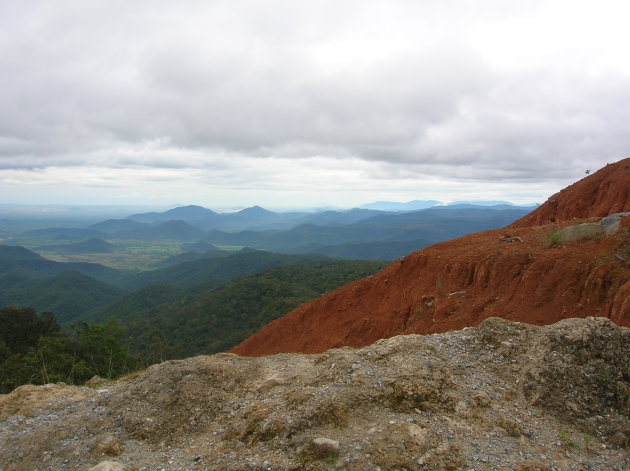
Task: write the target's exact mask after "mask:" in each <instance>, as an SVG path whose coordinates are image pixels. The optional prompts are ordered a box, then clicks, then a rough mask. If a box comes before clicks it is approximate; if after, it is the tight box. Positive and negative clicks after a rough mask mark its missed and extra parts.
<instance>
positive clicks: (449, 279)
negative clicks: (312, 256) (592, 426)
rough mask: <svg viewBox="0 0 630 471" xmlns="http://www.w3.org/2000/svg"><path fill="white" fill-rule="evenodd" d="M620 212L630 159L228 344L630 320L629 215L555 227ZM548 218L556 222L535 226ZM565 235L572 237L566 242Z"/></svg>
mask: <svg viewBox="0 0 630 471" xmlns="http://www.w3.org/2000/svg"><path fill="white" fill-rule="evenodd" d="M617 211H630V159H625V160H622V161H620V162H617V163H616V164H613V165H608V166H606V167H605V168H603V169H602V170H600V171H598V172H597V173H595V174H593V175H590V176H588V177H587V178H585V179H583V180H581V181H580V182H578V183H576V184H574V185H572V186H570V187H568V188H566V189H565V190H563V191H561V192H560V193H558V194H556V195H554V196H553V197H552V198H550V199H549V201H548V202H546V203H545V204H544V205H542V206H541V207H540V208H539V209H538V210H536V211H534V213H532V214H531V215H528V216H526V217H525V218H523V219H521V220H519V221H517V222H516V223H514V224H512V225H511V226H509V227H507V228H505V229H501V230H495V231H488V232H481V233H477V234H471V235H468V236H465V237H462V238H459V239H455V240H452V241H448V242H444V243H441V244H437V245H433V246H431V247H428V248H426V249H424V250H422V251H419V252H416V253H413V254H411V255H409V256H407V257H405V258H404V259H402V260H399V261H397V262H394V263H393V264H392V265H390V266H389V267H387V268H385V269H384V270H382V271H381V272H379V273H378V274H376V275H374V276H372V277H370V278H367V279H364V280H360V281H357V282H355V283H352V284H350V285H347V286H344V287H342V288H340V289H338V290H336V291H334V292H332V293H329V294H327V295H325V296H323V297H321V298H320V299H317V300H315V301H312V302H310V303H307V304H304V305H302V306H300V307H299V308H297V309H295V310H294V311H292V312H290V313H289V314H287V315H286V316H284V317H282V318H280V319H278V320H276V321H274V322H272V323H270V324H269V325H267V326H266V327H265V328H263V329H262V330H261V331H260V332H258V333H256V334H254V335H253V336H252V337H250V338H248V339H247V340H245V341H244V342H243V343H241V344H240V345H238V346H237V347H235V348H234V349H232V351H233V352H235V353H238V354H240V355H250V356H256V355H266V354H271V353H279V352H305V353H313V352H321V351H324V350H326V349H329V348H333V347H340V346H343V345H348V346H353V347H358V346H363V345H369V344H371V343H372V342H374V341H376V340H378V339H381V338H388V337H391V336H393V335H397V334H404V333H435V332H446V331H448V330H451V329H459V328H462V327H466V326H473V325H477V324H478V323H479V322H481V321H482V320H483V319H486V318H488V317H490V316H497V317H503V318H506V319H512V320H518V321H521V322H528V323H533V324H539V325H543V324H550V323H553V322H556V321H559V320H560V319H564V318H567V317H585V316H592V315H595V316H603V317H607V318H609V319H611V320H613V321H614V322H616V323H617V324H619V325H624V326H630V236H628V229H629V228H630V217H627V216H626V217H623V218H620V227H619V228H618V229H616V232H615V233H614V234H608V233H594V232H593V231H592V229H593V227H595V226H596V225H595V224H591V225H590V226H589V227H588V229H591V231H590V232H589V231H587V230H576V231H569V232H567V231H565V232H564V233H562V235H563V237H560V234H558V232H557V230H558V229H559V228H562V227H567V226H571V225H577V224H579V223H583V222H587V221H588V222H591V223H593V222H596V221H598V220H599V219H600V218H601V217H602V216H607V215H609V214H611V213H613V212H617ZM549 221H556V222H555V223H554V224H546V225H540V224H542V223H548V222H549ZM597 227H599V226H597ZM600 230H601V229H600ZM567 233H570V234H573V236H574V237H568V238H576V240H566V238H567V237H565V236H566V234H567ZM581 233H583V234H585V235H586V236H585V237H582V238H580V237H581V236H580V234H581Z"/></svg>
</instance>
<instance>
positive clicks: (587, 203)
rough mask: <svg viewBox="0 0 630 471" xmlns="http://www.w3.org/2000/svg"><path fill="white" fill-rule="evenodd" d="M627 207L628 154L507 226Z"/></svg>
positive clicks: (629, 201)
mask: <svg viewBox="0 0 630 471" xmlns="http://www.w3.org/2000/svg"><path fill="white" fill-rule="evenodd" d="M626 211H630V158H629V159H624V160H620V161H619V162H616V163H614V164H608V165H606V166H605V167H604V168H602V169H601V170H599V171H598V172H596V173H594V174H593V175H590V176H588V177H586V178H584V179H582V180H580V181H579V182H577V183H574V184H573V185H571V186H568V187H566V188H565V189H564V190H562V191H560V192H559V193H556V194H555V195H553V196H552V197H551V198H549V199H548V200H547V202H546V203H545V204H543V205H542V206H541V207H540V208H538V209H536V210H535V211H533V212H531V213H530V214H528V215H527V216H525V217H523V218H521V219H519V220H518V221H516V222H515V223H513V224H512V225H510V226H508V227H510V228H515V227H530V226H539V225H542V224H550V223H560V224H562V223H563V222H566V221H570V220H572V219H575V218H588V217H604V216H607V215H609V214H614V213H621V212H626Z"/></svg>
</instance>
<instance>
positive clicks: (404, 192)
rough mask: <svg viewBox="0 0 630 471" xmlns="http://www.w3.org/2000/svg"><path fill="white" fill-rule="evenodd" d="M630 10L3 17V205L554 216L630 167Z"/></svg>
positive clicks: (503, 6) (4, 6)
mask: <svg viewBox="0 0 630 471" xmlns="http://www.w3.org/2000/svg"><path fill="white" fill-rule="evenodd" d="M628 18H630V2H628V1H627V0H617V1H616V0H598V1H582V0H543V1H536V0H527V1H523V0H514V1H512V0H422V1H420V0H381V1H376V0H356V1H355V0H335V1H328V0H308V1H307V0H277V1H276V0H251V1H247V0H203V1H201V0H200V1H187V0H178V1H170V2H166V1H158V0H145V1H143V0H133V1H129V0H121V1H118V0H107V1H90V0H76V1H66V0H54V1H50V0H45V1H41V2H40V1H30V0H20V1H17V0H0V200H1V201H2V202H4V203H10V204H14V203H24V204H37V203H47V204H52V203H70V204H134V205H138V204H151V205H158V206H159V205H163V206H164V207H170V206H173V205H175V204H201V205H204V206H206V207H210V208H216V209H220V208H228V207H238V206H241V207H244V206H251V205H253V204H260V205H262V206H265V207H269V208H272V209H273V208H279V207H300V206H317V205H323V204H331V205H336V206H347V207H350V206H353V205H359V204H362V203H367V202H371V201H376V200H391V201H408V200H412V199H437V200H442V201H447V202H448V201H452V200H461V199H493V200H496V199H502V200H508V201H513V202H516V203H531V202H538V201H544V200H545V199H546V198H547V197H548V196H550V195H551V194H553V193H555V192H557V191H558V190H560V189H561V188H563V187H565V186H566V185H568V184H570V183H572V182H574V181H576V180H578V179H579V178H582V177H583V176H584V173H585V170H586V169H590V170H596V169H598V168H600V167H602V166H603V165H605V164H606V163H607V162H613V161H616V160H619V159H621V158H625V157H627V156H629V155H630V54H629V53H628V50H627V49H628V44H630V28H629V27H628Z"/></svg>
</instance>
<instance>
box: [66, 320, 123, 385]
mask: <svg viewBox="0 0 630 471" xmlns="http://www.w3.org/2000/svg"><path fill="white" fill-rule="evenodd" d="M71 328H72V330H73V332H74V334H75V335H76V339H77V342H78V348H79V356H80V357H81V358H82V359H83V360H84V361H85V364H86V365H87V367H88V369H89V370H91V371H92V373H93V374H95V375H99V376H101V377H103V378H108V379H111V378H114V377H117V376H120V375H123V374H125V373H128V372H130V371H131V370H132V369H133V368H134V367H135V361H134V358H133V357H132V355H131V354H130V353H129V350H127V348H125V346H124V344H123V339H124V337H125V329H124V328H123V327H122V326H121V325H120V324H119V323H118V321H117V320H116V319H115V318H113V317H112V318H110V319H108V320H107V322H105V323H104V324H91V323H87V322H77V323H75V324H73V325H72V326H71Z"/></svg>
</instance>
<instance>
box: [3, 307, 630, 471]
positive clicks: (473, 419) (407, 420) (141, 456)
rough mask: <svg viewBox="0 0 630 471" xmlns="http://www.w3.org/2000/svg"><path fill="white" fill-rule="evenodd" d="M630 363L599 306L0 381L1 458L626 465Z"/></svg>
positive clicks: (347, 466)
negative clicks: (264, 353) (299, 347)
mask: <svg viewBox="0 0 630 471" xmlns="http://www.w3.org/2000/svg"><path fill="white" fill-rule="evenodd" d="M629 362H630V329H627V328H622V327H618V326H616V325H615V324H613V323H612V322H610V321H609V320H607V319H603V318H588V319H568V320H565V321H562V322H560V323H557V324H554V325H551V326H546V327H536V326H532V325H527V324H521V323H514V322H510V321H505V320H502V319H497V318H493V319H488V320H486V321H485V322H483V323H482V324H481V325H480V326H478V327H475V328H468V329H464V330H460V331H453V332H449V333H446V334H440V335H429V336H419V335H407V336H396V337H394V338H391V339H386V340H380V341H378V342H376V343H375V344H373V345H371V346H369V347H365V348H362V349H358V350H353V349H349V348H342V349H336V350H330V351H328V352H325V353H322V354H317V355H301V354H295V355H275V356H268V357H260V358H245V357H238V356H235V355H229V354H221V355H215V356H212V357H207V356H199V357H195V358H189V359H186V360H180V361H169V362H165V363H162V364H160V365H154V366H152V367H151V368H149V369H148V370H147V371H145V372H143V373H140V374H137V375H135V376H134V377H131V378H128V379H124V380H120V381H118V382H116V383H112V384H109V385H105V386H102V387H100V388H98V389H89V388H77V387H69V386H65V387H63V386H55V387H52V388H51V387H43V386H42V387H23V388H18V389H17V390H16V391H14V392H13V393H11V394H8V395H5V396H1V395H0V468H1V469H2V470H3V471H23V470H35V469H38V470H40V471H45V470H59V469H77V470H80V471H88V470H91V471H96V470H99V471H104V470H109V471H121V470H136V471H138V470H146V471H149V470H156V471H157V470H162V471H181V470H199V471H201V470H210V469H211V470H217V471H222V470H225V471H227V470H230V471H243V470H258V471H261V470H264V471H270V470H271V471H281V470H284V471H288V470H292V471H308V470H313V471H315V470H322V471H323V470H331V469H338V470H346V471H365V470H370V471H377V470H382V471H386V470H387V471H389V470H400V469H407V470H408V471H416V470H418V471H428V470H430V471H441V470H457V469H459V470H473V469H475V470H483V469H492V470H501V471H533V470H547V471H550V470H556V471H569V470H571V471H578V470H591V471H595V470H602V471H603V470H606V471H611V470H616V471H622V470H626V469H628V466H630V460H629V458H630V455H628V453H627V450H626V447H627V446H628V443H629V441H630V430H629V429H628V427H627V424H628V398H629V397H630V396H629V395H630V385H629V384H628V373H629V371H628V369H629V368H630V363H629ZM60 391H65V394H64V395H60V394H59V392H60ZM47 395H48V397H47ZM51 401H52V402H51ZM16 414H17V415H16ZM103 461H109V462H116V463H118V464H112V463H110V464H109V465H107V466H106V465H104V464H101V465H100V467H98V468H93V466H95V465H97V464H98V463H99V462H103Z"/></svg>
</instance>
